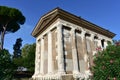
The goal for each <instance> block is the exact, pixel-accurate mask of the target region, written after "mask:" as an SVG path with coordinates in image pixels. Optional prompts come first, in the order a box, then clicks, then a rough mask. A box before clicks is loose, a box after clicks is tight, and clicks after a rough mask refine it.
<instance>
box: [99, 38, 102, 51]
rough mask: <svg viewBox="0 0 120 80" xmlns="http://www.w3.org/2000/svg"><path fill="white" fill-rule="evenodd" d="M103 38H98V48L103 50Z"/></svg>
mask: <svg viewBox="0 0 120 80" xmlns="http://www.w3.org/2000/svg"><path fill="white" fill-rule="evenodd" d="M101 40H102V39H101V38H98V47H100V48H101V49H102V43H101Z"/></svg>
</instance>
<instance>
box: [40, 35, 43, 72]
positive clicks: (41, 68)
mask: <svg viewBox="0 0 120 80" xmlns="http://www.w3.org/2000/svg"><path fill="white" fill-rule="evenodd" d="M40 73H41V74H44V38H43V37H42V38H41V63H40Z"/></svg>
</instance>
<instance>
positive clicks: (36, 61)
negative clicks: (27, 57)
mask: <svg viewBox="0 0 120 80" xmlns="http://www.w3.org/2000/svg"><path fill="white" fill-rule="evenodd" d="M38 66H39V65H38V41H36V51H35V72H34V75H33V76H32V78H35V77H36V76H37V75H38V74H39V71H38Z"/></svg>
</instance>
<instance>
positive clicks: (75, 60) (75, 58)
mask: <svg viewBox="0 0 120 80" xmlns="http://www.w3.org/2000/svg"><path fill="white" fill-rule="evenodd" d="M71 33H72V57H73V73H74V74H77V73H79V68H78V55H77V49H76V46H77V45H76V33H75V29H73V30H72V32H71Z"/></svg>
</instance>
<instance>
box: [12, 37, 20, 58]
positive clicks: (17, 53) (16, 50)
mask: <svg viewBox="0 0 120 80" xmlns="http://www.w3.org/2000/svg"><path fill="white" fill-rule="evenodd" d="M21 46H22V39H21V38H18V39H17V40H16V43H15V44H14V45H13V49H14V52H13V54H14V55H13V58H19V57H21V48H20V47H21Z"/></svg>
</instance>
